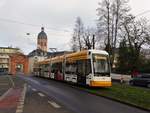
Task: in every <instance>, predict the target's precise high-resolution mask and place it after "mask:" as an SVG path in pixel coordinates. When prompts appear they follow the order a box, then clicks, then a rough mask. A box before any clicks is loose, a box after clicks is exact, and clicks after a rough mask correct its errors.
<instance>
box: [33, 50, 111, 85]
mask: <svg viewBox="0 0 150 113" xmlns="http://www.w3.org/2000/svg"><path fill="white" fill-rule="evenodd" d="M109 61H110V60H109V54H108V53H107V52H106V51H103V50H84V51H80V52H75V53H70V54H64V55H62V56H56V57H53V58H49V59H46V60H44V61H41V62H38V64H37V65H38V67H37V68H36V69H35V71H34V73H35V75H36V76H40V77H46V78H51V79H55V80H58V81H66V82H72V83H75V84H80V85H88V86H90V87H110V86H112V82H111V77H110V62H109Z"/></svg>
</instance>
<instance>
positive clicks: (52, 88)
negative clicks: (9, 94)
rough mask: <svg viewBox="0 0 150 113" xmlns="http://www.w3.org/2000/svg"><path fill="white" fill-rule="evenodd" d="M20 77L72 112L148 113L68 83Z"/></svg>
mask: <svg viewBox="0 0 150 113" xmlns="http://www.w3.org/2000/svg"><path fill="white" fill-rule="evenodd" d="M19 77H20V78H22V79H24V80H26V81H27V83H28V84H30V85H31V86H32V87H33V88H35V89H36V90H38V91H41V92H42V93H43V94H45V95H47V96H48V97H50V98H52V99H53V100H54V101H56V102H58V103H60V104H61V105H63V106H64V107H66V108H67V109H68V110H69V111H70V112H72V113H148V112H147V111H143V110H140V109H138V108H134V107H131V106H128V105H125V104H121V103H118V102H115V101H112V100H108V99H105V98H103V97H99V96H95V95H92V94H89V93H87V92H84V91H82V90H78V89H75V88H73V87H70V85H68V84H66V83H60V82H57V81H53V80H46V79H42V78H36V77H24V76H19ZM32 98H33V97H32Z"/></svg>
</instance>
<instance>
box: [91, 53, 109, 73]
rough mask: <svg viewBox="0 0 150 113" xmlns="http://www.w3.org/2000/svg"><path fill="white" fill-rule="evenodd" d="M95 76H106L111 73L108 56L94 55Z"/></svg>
mask: <svg viewBox="0 0 150 113" xmlns="http://www.w3.org/2000/svg"><path fill="white" fill-rule="evenodd" d="M93 67H94V74H95V75H99V76H101V75H102V76H105V75H108V74H109V73H110V69H109V60H108V56H104V55H99V54H93Z"/></svg>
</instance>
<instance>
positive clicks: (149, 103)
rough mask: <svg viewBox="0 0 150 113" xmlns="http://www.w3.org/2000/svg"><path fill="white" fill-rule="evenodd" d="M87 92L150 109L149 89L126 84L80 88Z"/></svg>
mask: <svg viewBox="0 0 150 113" xmlns="http://www.w3.org/2000/svg"><path fill="white" fill-rule="evenodd" d="M82 89H84V90H87V91H88V92H91V93H94V94H98V95H101V96H105V97H109V98H112V99H115V100H119V101H122V102H126V103H129V104H132V105H136V106H139V107H142V108H145V109H149V110H150V90H149V89H144V88H140V87H132V86H129V85H126V84H113V86H112V87H110V88H88V89H87V88H82Z"/></svg>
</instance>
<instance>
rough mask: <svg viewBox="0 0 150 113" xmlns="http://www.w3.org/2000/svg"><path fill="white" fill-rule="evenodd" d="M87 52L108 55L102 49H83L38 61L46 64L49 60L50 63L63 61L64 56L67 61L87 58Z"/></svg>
mask: <svg viewBox="0 0 150 113" xmlns="http://www.w3.org/2000/svg"><path fill="white" fill-rule="evenodd" d="M89 52H91V53H95V54H102V55H108V53H107V52H106V51H104V50H83V51H79V52H75V53H70V54H65V55H61V56H56V57H53V58H49V59H45V60H43V61H40V62H39V64H47V63H49V62H52V63H56V62H62V61H64V59H65V58H66V59H67V60H69V61H73V60H82V59H88V54H89Z"/></svg>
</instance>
